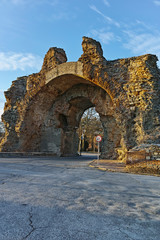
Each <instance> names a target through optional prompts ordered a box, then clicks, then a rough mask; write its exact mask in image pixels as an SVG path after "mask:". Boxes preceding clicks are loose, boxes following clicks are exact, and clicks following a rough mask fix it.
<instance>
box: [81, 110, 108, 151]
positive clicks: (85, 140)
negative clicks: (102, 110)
mask: <svg viewBox="0 0 160 240" xmlns="http://www.w3.org/2000/svg"><path fill="white" fill-rule="evenodd" d="M77 133H78V136H79V145H78V152H79V153H81V152H82V151H84V152H93V153H95V152H97V150H98V144H97V142H96V136H97V135H101V136H102V138H103V135H104V131H103V126H102V123H101V121H100V116H99V114H98V113H97V112H96V110H95V107H91V108H88V109H87V110H86V111H85V112H84V113H83V115H82V118H81V121H80V124H79V128H78V130H77Z"/></svg>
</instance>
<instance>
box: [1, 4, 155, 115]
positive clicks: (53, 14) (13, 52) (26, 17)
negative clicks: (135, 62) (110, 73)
mask: <svg viewBox="0 0 160 240" xmlns="http://www.w3.org/2000/svg"><path fill="white" fill-rule="evenodd" d="M159 26H160V0H134V1H133V0H0V114H1V113H2V109H3V105H4V96H3V91H4V90H7V89H8V88H9V87H10V85H11V83H12V81H13V80H15V79H16V78H17V77H20V76H24V75H29V74H31V73H33V72H38V71H39V70H40V68H41V65H42V62H43V58H44V55H45V54H46V52H47V51H48V49H49V48H50V47H61V48H63V49H64V50H65V51H66V54H67V57H68V61H77V60H78V58H79V57H80V55H81V54H82V49H81V42H82V36H88V37H92V38H94V39H96V40H98V41H100V42H101V44H102V47H103V51H104V57H105V58H106V59H107V60H113V59H117V58H126V57H132V56H138V55H142V54H146V53H152V54H156V55H157V56H158V57H159V59H160V27H159ZM158 65H159V66H160V63H159V62H158Z"/></svg>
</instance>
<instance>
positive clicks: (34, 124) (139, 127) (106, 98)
mask: <svg viewBox="0 0 160 240" xmlns="http://www.w3.org/2000/svg"><path fill="white" fill-rule="evenodd" d="M82 48H83V54H82V56H81V57H80V59H79V60H78V61H77V62H68V63H66V61H67V57H66V55H65V52H64V50H62V49H59V48H51V49H50V50H49V51H48V53H47V54H46V56H45V59H44V63H43V66H42V70H41V71H40V72H39V73H37V74H32V75H30V76H28V77H22V78H18V79H17V80H16V81H14V82H13V84H12V86H11V88H10V89H9V90H8V91H7V92H5V96H6V104H5V109H4V114H3V116H2V120H3V122H4V124H5V127H6V133H5V137H4V138H3V139H2V141H1V144H0V146H1V147H0V149H1V151H45V152H53V153H54V154H57V155H73V154H76V152H77V136H76V129H77V127H78V125H79V121H80V118H81V116H82V114H83V112H84V111H85V110H86V109H87V108H89V107H91V106H95V107H96V110H97V112H98V113H99V115H100V118H101V121H102V125H103V128H104V139H103V143H102V157H103V158H117V157H118V158H119V159H122V160H124V161H125V160H126V159H127V152H128V151H135V149H136V148H137V149H138V148H139V149H140V150H146V148H143V146H144V144H145V145H146V144H147V145H148V146H149V147H148V148H147V149H148V150H147V151H150V152H151V158H155V156H159V152H160V150H159V145H158V144H160V97H159V96H160V95H159V93H160V70H159V69H158V67H157V65H156V61H157V57H156V56H155V55H151V54H146V55H143V56H140V57H133V58H127V59H118V60H114V61H107V60H106V59H105V58H104V57H103V51H102V48H101V45H100V43H99V42H97V41H95V40H93V39H91V38H87V37H84V38H83V42H82ZM153 145H154V146H156V150H155V149H154V148H153V147H152V146H153ZM151 149H154V150H151ZM155 152H157V153H158V154H157V155H155V154H154V153H155Z"/></svg>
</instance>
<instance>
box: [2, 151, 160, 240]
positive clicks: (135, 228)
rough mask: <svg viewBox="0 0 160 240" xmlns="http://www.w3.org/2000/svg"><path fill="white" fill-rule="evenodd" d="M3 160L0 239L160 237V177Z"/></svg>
mask: <svg viewBox="0 0 160 240" xmlns="http://www.w3.org/2000/svg"><path fill="white" fill-rule="evenodd" d="M90 160H91V159H90V158H89V156H88V157H87V158H84V157H81V158H80V159H78V158H77V159H69V158H68V159H55V158H54V159H51V158H0V240H25V239H27V240H31V239H33V240H42V239H44V240H49V239H51V240H54V239H55V240H62V239H64V240H95V239H96V240H107V239H109V240H121V239H123V240H128V239H131V240H133V239H135V240H143V239H144V240H152V239H154V240H159V239H160V178H159V177H154V176H144V175H142V176H141V175H132V174H124V173H112V172H103V171H100V170H96V169H93V168H89V167H88V165H87V164H88V163H89V161H90Z"/></svg>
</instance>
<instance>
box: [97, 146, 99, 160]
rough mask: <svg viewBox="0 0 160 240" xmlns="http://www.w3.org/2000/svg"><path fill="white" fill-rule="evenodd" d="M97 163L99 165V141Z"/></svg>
mask: <svg viewBox="0 0 160 240" xmlns="http://www.w3.org/2000/svg"><path fill="white" fill-rule="evenodd" d="M97 164H98V165H99V142H98V156H97Z"/></svg>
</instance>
